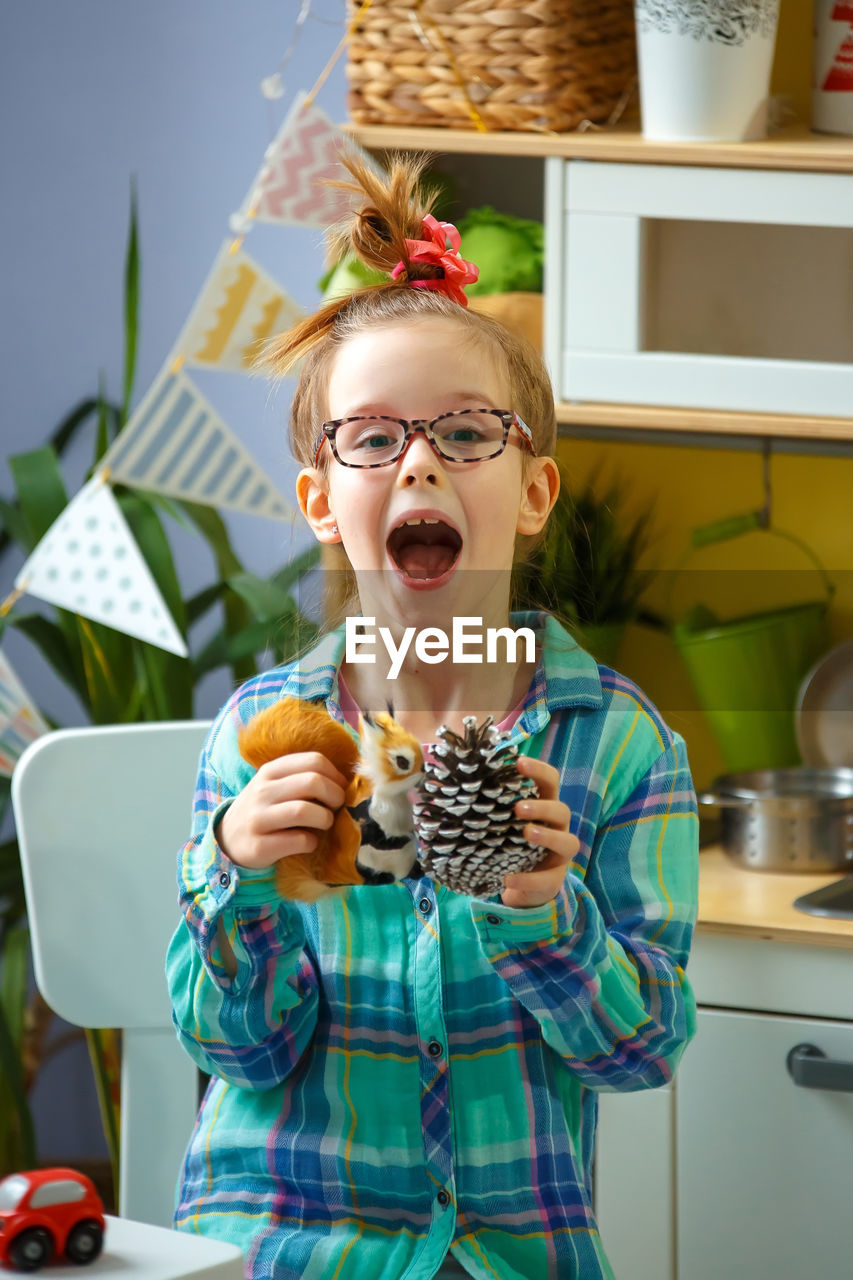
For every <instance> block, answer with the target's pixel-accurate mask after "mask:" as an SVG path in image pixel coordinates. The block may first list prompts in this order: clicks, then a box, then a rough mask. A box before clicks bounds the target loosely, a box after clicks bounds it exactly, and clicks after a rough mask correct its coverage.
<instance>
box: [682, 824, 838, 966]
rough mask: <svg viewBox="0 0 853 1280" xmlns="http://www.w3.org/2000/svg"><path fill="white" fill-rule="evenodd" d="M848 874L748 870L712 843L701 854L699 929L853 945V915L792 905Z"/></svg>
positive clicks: (812, 943)
mask: <svg viewBox="0 0 853 1280" xmlns="http://www.w3.org/2000/svg"><path fill="white" fill-rule="evenodd" d="M843 875H845V872H844V871H835V872H832V873H831V874H829V875H807V874H804V873H799V872H796V873H794V872H775V871H747V870H745V869H744V868H742V867H740V866H738V864H737V863H736V862H733V861H732V859H731V858H729V857H728V856H727V855H726V854H725V853H724V852H723V850H722V848H721V846H720V845H708V846H707V847H706V848H704V849H702V850H701V851H700V854H699V919H698V923H697V932H700V933H704V934H718V935H719V934H727V935H729V936H731V937H738V938H759V939H763V940H765V941H770V942H794V943H802V944H805V945H806V946H820V947H853V920H845V919H840V918H838V917H833V916H812V915H807V914H806V913H805V912H804V911H797V910H796V909H795V908H794V906H793V905H792V904H793V901H794V899H795V898H799V897H801V896H802V895H803V894H804V893H811V892H812V890H813V889H820V888H822V886H823V885H825V884H831V883H832V882H833V880H840V879H841V877H842V876H843Z"/></svg>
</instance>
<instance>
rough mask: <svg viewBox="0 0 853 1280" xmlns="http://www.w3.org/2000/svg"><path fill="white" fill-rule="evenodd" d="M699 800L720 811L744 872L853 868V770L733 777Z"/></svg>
mask: <svg viewBox="0 0 853 1280" xmlns="http://www.w3.org/2000/svg"><path fill="white" fill-rule="evenodd" d="M698 800H699V803H700V804H713V805H718V806H719V807H720V810H721V813H720V821H721V827H722V843H723V848H724V849H725V851H726V853H727V854H728V855H729V856H730V857H731V858H733V859H734V861H735V862H738V863H740V865H741V866H743V867H748V868H749V869H750V870H752V871H812V872H816V873H817V872H821V871H839V870H847V871H850V870H851V869H853V769H801V768H796V769H760V770H752V771H750V772H747V773H727V774H725V775H724V776H723V777H721V778H717V779H715V781H714V783H713V784H712V787H711V790H710V791H704V792H701V793H700V794H699V796H698Z"/></svg>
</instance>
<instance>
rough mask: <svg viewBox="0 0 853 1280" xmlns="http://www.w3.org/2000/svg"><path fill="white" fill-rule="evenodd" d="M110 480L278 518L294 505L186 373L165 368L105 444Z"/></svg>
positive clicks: (104, 462)
mask: <svg viewBox="0 0 853 1280" xmlns="http://www.w3.org/2000/svg"><path fill="white" fill-rule="evenodd" d="M102 466H103V467H105V468H106V469H107V470H108V472H109V478H110V480H120V481H122V482H123V483H124V484H128V485H132V486H133V487H134V488H137V489H150V490H152V491H153V492H154V493H166V494H170V495H171V496H172V497H176V498H184V499H185V500H186V501H187V502H200V503H202V504H204V505H205V506H209V507H231V508H233V509H234V510H235V511H245V512H249V513H250V514H251V515H256V516H270V517H272V518H274V519H277V520H291V521H292V520H293V519H295V512H294V511H293V510H292V508H290V507H289V506H288V504H287V503H286V502H285V500H284V498H283V497H282V496H281V494H280V493H279V492H278V490H277V489H275V488H274V487H273V485H272V484H271V483H270V481H269V480H267V478H266V476H265V475H264V473H263V471H262V470H261V469H260V467H259V466H258V464H257V463H256V462H255V460H254V459H253V458H252V457H251V455H250V454H249V452H248V451H247V450H246V449H245V448H244V447H243V445H242V444H241V443H240V441H239V440H238V439H237V437H236V436H235V435H234V434H233V432H232V431H231V429H230V427H228V426H226V424H225V423H224V422H223V421H222V419H221V418H220V417H219V415H218V414H217V412H216V410H215V409H214V408H213V407H212V405H210V404H209V403H208V401H207V400H205V398H204V396H203V395H202V394H201V392H200V391H199V390H198V388H197V387H196V386H195V385H194V384H193V383H192V382H191V381H190V379H189V378H188V377H187V376H186V374H184V373H182V372H181V371H180V369H176V368H175V366H174V364H173V365H172V367H171V368H168V367H167V368H164V369H163V371H162V372H161V373H160V375H159V376H158V377H157V378H156V379H155V381H154V384H153V386H152V387H151V389H150V390H149V391H148V393H147V395H146V396H145V397H144V398H143V400H142V401H141V403H140V405H139V407H138V409H137V410H136V412H135V413H134V414H132V416H131V418H130V420H129V421H128V423H127V426H126V427H125V428H124V430H123V431H122V432H121V434H120V435H119V436H118V438H117V439H116V440H115V442H114V443H113V444H112V445H111V447H110V448H109V449H108V450H107V452H106V454H105V455H104V458H103V460H102Z"/></svg>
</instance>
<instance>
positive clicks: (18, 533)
mask: <svg viewBox="0 0 853 1280" xmlns="http://www.w3.org/2000/svg"><path fill="white" fill-rule="evenodd" d="M0 520H2V521H3V532H2V534H0V551H5V549H6V547H7V546H8V545H9V543H10V542H12V541H15V542H17V543H19V544H20V545H21V546H22V547H26V546H27V544H28V541H29V536H30V535H29V530H28V529H27V522H26V521H25V520H24V517H23V515H22V514H21V508H20V506H19V505H18V503H17V502H7V500H6V499H5V498H0Z"/></svg>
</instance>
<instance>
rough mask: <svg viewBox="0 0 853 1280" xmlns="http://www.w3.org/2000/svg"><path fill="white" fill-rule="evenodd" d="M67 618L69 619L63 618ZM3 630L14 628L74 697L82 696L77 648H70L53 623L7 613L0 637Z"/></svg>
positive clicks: (37, 616) (33, 615)
mask: <svg viewBox="0 0 853 1280" xmlns="http://www.w3.org/2000/svg"><path fill="white" fill-rule="evenodd" d="M66 616H70V615H66ZM6 627H14V628H15V630H16V631H20V632H21V633H22V634H23V635H25V636H26V637H27V639H28V640H30V641H32V643H33V644H34V645H35V646H36V648H37V649H38V650H39V651H40V653H41V654H42V657H44V658H45V659H46V660H47V662H48V663H49V664H50V665H51V667H53V670H54V671H55V672H56V674H57V675H58V676H59V678H60V680H63V681H64V682H65V684H67V685H69V686H70V688H72V689H73V690H74V692H75V693H77V694H82V693H83V684H84V678H83V669H82V665H81V661H80V653H79V646H77V647H76V649H74V648H72V647H71V646H70V645H69V642H68V636H67V635H66V633H65V631H64V630H63V628H62V627H61V626H60V625H59V624H58V623H56V622H51V620H50V619H49V618H46V617H45V616H44V614H41V613H14V612H13V613H9V614H7V615H6V617H5V618H0V636H2V634H3V632H4V631H5V629H6Z"/></svg>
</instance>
